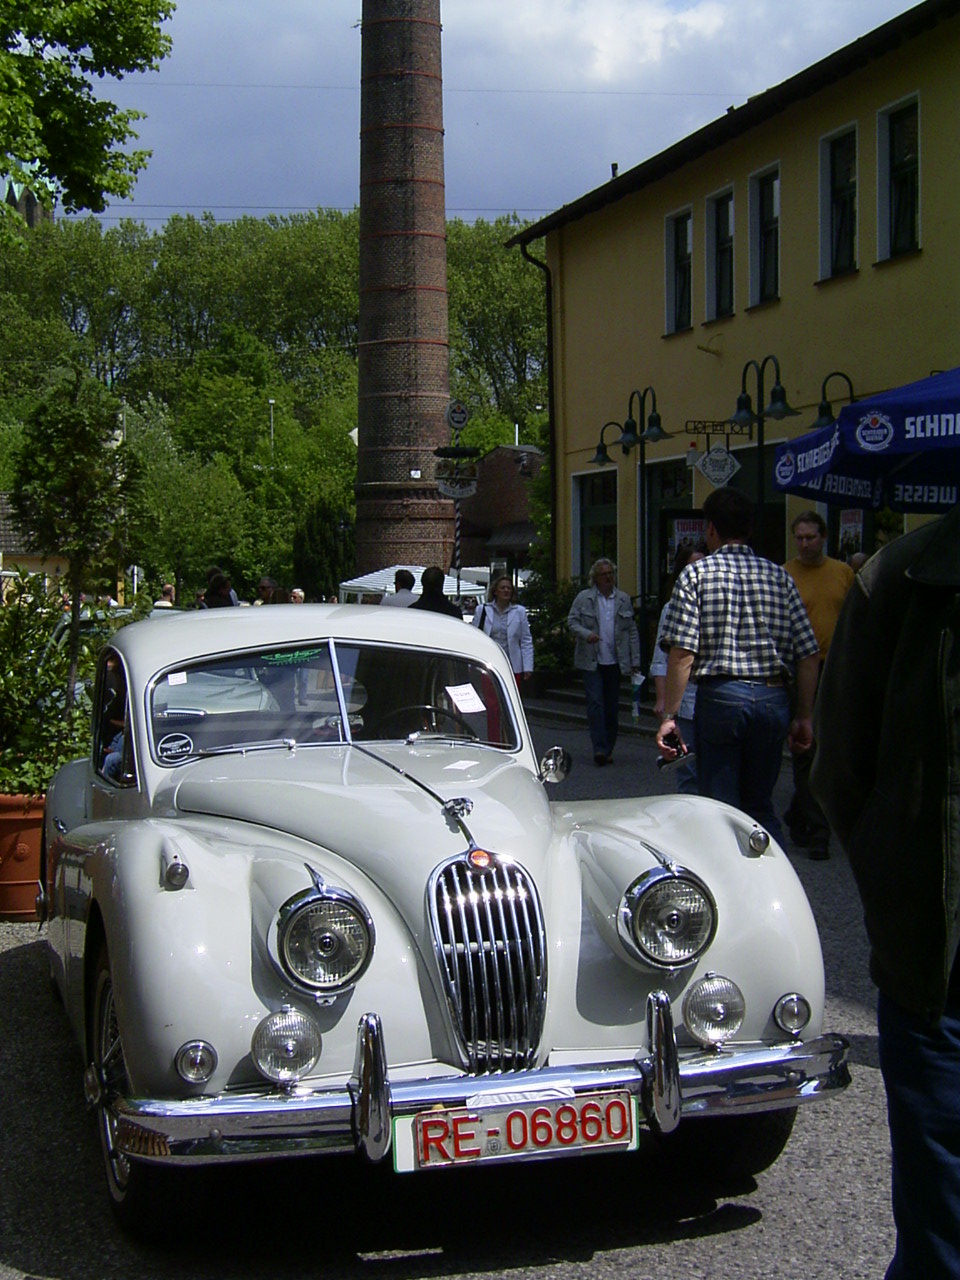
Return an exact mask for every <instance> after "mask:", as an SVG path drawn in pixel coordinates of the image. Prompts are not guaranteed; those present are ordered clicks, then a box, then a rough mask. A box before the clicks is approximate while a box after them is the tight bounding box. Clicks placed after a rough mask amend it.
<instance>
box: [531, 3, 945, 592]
mask: <svg viewBox="0 0 960 1280" xmlns="http://www.w3.org/2000/svg"><path fill="white" fill-rule="evenodd" d="M958 69H960V3H958V2H957V0H927V2H926V3H923V4H920V5H917V6H916V7H915V8H913V9H911V10H909V11H908V12H907V13H905V14H902V15H901V16H900V17H898V18H895V19H894V20H893V21H891V22H888V23H886V24H884V25H883V26H882V27H879V28H877V29H876V30H875V31H872V32H870V33H869V34H868V35H866V36H864V37H862V38H861V39H860V40H857V41H855V42H854V43H853V44H851V45H849V46H847V47H846V48H843V49H841V50H839V51H838V52H837V53H834V54H832V55H831V56H830V57H828V58H826V59H824V60H823V61H822V62H818V63H816V64H815V65H814V66H812V67H809V68H807V69H806V70H805V71H803V72H801V73H800V74H799V75H796V76H794V77H792V78H791V79H789V80H787V81H784V82H783V83H782V84H779V85H777V86H775V87H774V88H772V89H769V90H767V91H766V92H765V93H762V94H760V95H759V96H757V97H755V98H751V99H750V100H749V101H748V102H747V103H746V104H745V105H744V106H742V107H739V108H737V109H732V108H731V109H730V110H729V111H728V112H727V113H726V114H725V115H724V116H723V117H721V118H720V119H718V120H715V121H713V122H712V123H711V124H709V125H707V126H705V127H704V128H703V129H700V130H698V131H697V132H696V133H694V134H691V135H690V136H689V137H687V138H684V139H683V140H682V141H680V142H678V143H676V144H675V145H674V146H672V147H670V148H668V149H667V150H666V151H663V152H661V153H660V154H659V155H656V156H654V157H652V158H651V159H649V160H647V161H645V162H644V163H642V164H640V165H638V166H637V167H636V168H634V169H631V170H630V171H628V172H625V173H622V174H620V175H619V176H614V177H613V178H612V179H611V181H610V182H608V183H606V184H605V185H604V186H602V187H599V188H598V189H597V190H595V191H592V192H589V193H588V194H587V195H584V196H582V197H581V198H580V199H578V200H576V201H574V202H573V203H572V204H569V205H565V206H564V207H563V208H562V209H560V210H559V211H557V212H556V213H553V214H551V215H549V216H548V217H546V218H544V219H542V220H541V221H540V222H538V223H536V224H534V225H532V226H530V227H529V228H525V229H524V231H523V232H522V233H521V234H520V235H518V236H517V237H515V239H514V240H513V241H512V242H511V243H512V244H514V245H522V246H524V248H526V247H527V246H529V245H530V244H531V243H532V242H533V241H535V240H538V239H540V238H541V237H545V238H546V240H545V243H546V263H545V264H541V265H543V266H545V268H546V270H545V275H546V277H547V279H548V286H549V287H548V289H547V297H548V299H549V324H550V342H551V346H550V349H551V351H552V379H551V384H552V398H553V399H552V406H551V408H552V422H553V428H554V431H553V452H554V456H553V459H552V463H553V476H554V511H555V518H554V538H555V553H556V561H557V564H556V567H557V572H558V574H559V575H560V576H561V577H566V576H569V575H571V574H578V573H583V572H585V571H586V569H587V568H588V567H589V565H590V563H591V562H592V560H593V559H595V558H596V556H597V555H599V554H604V555H610V556H612V557H613V558H614V559H615V560H616V561H617V562H618V564H619V568H620V584H621V586H623V587H624V589H625V590H627V591H631V592H633V593H634V594H637V593H639V592H640V590H641V587H642V586H644V585H645V586H646V588H647V591H648V597H649V599H650V603H651V605H652V603H653V596H654V595H655V594H656V592H657V589H658V587H659V585H660V583H661V581H662V578H663V576H664V574H665V572H666V570H667V568H668V566H669V563H670V558H671V555H672V551H673V549H674V547H675V545H676V543H677V542H678V541H679V540H681V539H682V538H683V537H685V536H695V535H696V531H697V524H696V521H695V520H692V517H693V515H694V513H695V512H696V510H697V508H698V507H699V504H700V503H701V502H702V500H703V498H704V497H705V495H706V494H707V493H708V492H709V491H710V489H711V487H712V484H711V480H710V479H708V478H707V476H706V475H705V474H702V473H701V470H700V469H698V467H695V466H694V465H693V464H694V463H695V462H697V463H698V464H699V467H702V468H704V470H705V471H706V472H707V473H709V474H710V476H711V477H712V478H713V481H714V482H716V483H723V482H724V479H723V477H724V474H725V468H728V467H730V466H731V465H732V462H734V463H739V464H740V470H739V471H737V473H736V475H735V476H734V477H733V479H732V480H731V483H733V484H735V485H737V486H738V487H742V488H743V489H745V490H746V491H747V492H749V493H751V494H752V495H753V496H754V497H756V498H759V497H760V496H761V494H762V496H763V498H764V521H763V530H762V532H761V534H760V538H759V540H758V546H759V549H760V550H762V551H763V552H765V554H767V555H769V556H770V557H771V558H772V559H775V560H783V559H786V558H787V556H788V555H790V554H793V547H792V540H791V539H790V538H789V522H790V519H791V518H792V516H793V515H795V514H797V513H798V512H799V511H800V510H802V509H803V508H804V507H805V506H808V505H809V504H808V503H806V502H803V501H801V500H799V499H793V498H790V499H785V498H784V497H783V495H781V494H779V493H777V492H776V490H775V489H774V484H773V461H774V445H775V443H776V442H777V441H778V440H782V439H785V438H788V437H789V436H793V435H797V434H800V433H801V432H803V431H806V430H808V429H809V428H810V427H811V426H812V425H813V422H814V419H815V418H816V417H817V413H818V407H819V404H820V401H821V399H823V398H826V399H827V400H828V401H830V402H831V404H832V405H833V408H834V411H838V410H839V408H840V406H841V405H842V404H843V403H845V402H846V401H847V400H849V399H850V398H851V396H850V390H851V387H852V389H853V391H854V393H855V398H858V399H859V398H862V397H864V396H867V395H870V394H873V393H876V392H879V391H881V390H885V389H887V388H890V387H893V386H897V385H900V384H901V383H905V382H909V381H913V380H915V379H918V378H921V377H925V376H926V375H927V374H928V373H930V372H931V371H933V370H938V369H946V368H952V367H954V366H956V365H957V364H960V343H958V338H960V253H958V251H957V243H956V240H955V237H956V236H957V234H958V231H960V166H958V164H957V142H956V138H957V128H958V124H960V76H958ZM778 371H779V382H780V383H781V385H782V388H783V391H784V393H785V397H786V401H787V403H788V405H789V406H790V407H792V408H793V409H795V410H798V411H799V416H796V417H789V418H786V419H783V420H777V419H775V418H774V417H773V416H771V415H769V414H768V415H765V418H764V421H763V422H762V423H758V424H755V425H754V426H753V427H752V429H750V430H749V431H748V429H746V428H743V429H742V433H738V431H737V429H735V428H734V427H732V426H730V425H728V424H727V423H726V421H725V420H727V419H729V418H730V416H731V415H732V414H733V413H734V410H735V409H736V407H737V401H738V396H739V395H740V394H741V392H742V391H746V392H747V393H749V395H750V396H751V399H752V407H753V409H754V410H756V409H757V408H760V407H763V406H766V405H768V404H769V403H770V399H771V391H772V390H773V388H774V386H775V384H776V383H777V382H778V376H777V375H778ZM827 375H832V376H830V377H828V376H827ZM825 380H826V386H824V382H825ZM648 387H650V388H652V389H653V390H652V391H650V392H647V394H646V395H639V394H638V395H634V394H632V393H633V392H645V391H646V389H647V388H648ZM778 394H779V392H778ZM654 407H656V409H657V411H658V412H659V414H660V417H661V419H662V425H663V429H664V430H665V431H666V432H668V433H670V435H669V438H666V439H664V440H662V441H661V442H657V443H648V444H646V446H645V456H644V458H643V459H641V456H640V452H641V451H640V449H639V448H633V449H631V451H630V452H629V454H627V455H624V453H623V451H622V449H621V448H620V447H618V446H617V444H616V442H617V440H618V439H619V438H620V434H621V428H622V425H623V423H624V422H625V420H626V419H627V418H628V416H632V418H633V419H634V420H636V421H637V422H638V429H639V430H642V429H643V428H644V426H645V425H646V426H648V425H649V416H648V415H649V413H650V411H651V410H652V409H653V408H654ZM628 410H629V413H628ZM605 424H610V425H608V426H607V427H606V429H605V430H604V426H605ZM601 433H602V434H603V442H604V444H605V445H606V446H607V448H608V450H609V456H610V462H609V464H606V465H605V464H603V463H602V462H601V464H600V465H597V463H596V462H592V461H591V460H592V459H594V458H595V457H596V455H597V446H598V441H599V440H600V438H601ZM761 433H762V435H763V438H764V442H765V447H764V449H763V457H764V465H763V469H762V477H763V479H762V482H761V479H760V476H759V475H758V468H757V457H758V444H759V440H758V436H759V435H760V434H761ZM708 446H709V448H710V453H711V457H710V458H709V459H707V460H706V462H705V460H704V455H705V453H706V451H707V449H708ZM725 448H729V456H727V455H725V454H724V453H723V450H724V449H725ZM731 459H732V462H731ZM641 471H642V474H643V478H644V481H645V483H644V484H643V485H641V483H640V480H641ZM821 511H822V513H823V514H824V515H826V516H828V518H829V521H830V524H831V550H833V551H836V549H837V547H838V545H839V538H840V532H841V527H842V528H843V529H846V530H848V531H850V532H851V533H852V535H853V541H854V543H855V542H856V538H857V536H858V522H859V521H860V520H861V516H860V515H859V513H852V512H851V513H838V512H837V510H836V509H831V510H830V511H828V510H827V508H821ZM841 522H842V525H841ZM862 524H863V527H862V539H863V542H864V543H865V545H866V549H867V550H871V549H872V548H873V542H874V538H875V534H876V530H875V529H874V527H873V526H874V519H873V516H872V515H871V514H870V513H867V514H866V515H865V516H864V517H862ZM645 535H646V536H645ZM644 556H645V557H646V558H645V559H644Z"/></svg>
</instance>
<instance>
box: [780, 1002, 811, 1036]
mask: <svg viewBox="0 0 960 1280" xmlns="http://www.w3.org/2000/svg"><path fill="white" fill-rule="evenodd" d="M773 1018H774V1021H775V1022H776V1024H777V1026H778V1027H779V1028H780V1030H781V1031H786V1033H787V1035H789V1036H798V1035H799V1034H800V1032H801V1031H802V1030H803V1028H804V1027H805V1026H806V1025H807V1023H808V1022H809V1021H810V1004H809V1002H808V1001H806V1000H805V999H804V998H803V996H800V995H797V993H796V992H791V993H790V994H789V995H786V996H781V997H780V999H779V1000H778V1001H777V1003H776V1005H775V1006H774V1010H773Z"/></svg>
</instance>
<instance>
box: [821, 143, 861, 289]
mask: <svg viewBox="0 0 960 1280" xmlns="http://www.w3.org/2000/svg"><path fill="white" fill-rule="evenodd" d="M820 201H821V203H820V214H821V217H820V236H821V239H820V278H821V279H826V278H827V277H829V276H839V275H843V274H844V273H845V272H847V271H855V270H856V268H857V134H856V131H855V130H854V129H849V130H847V131H846V132H844V133H841V134H838V135H837V136H835V137H833V138H828V139H826V140H825V141H824V142H823V143H822V144H821V148H820Z"/></svg>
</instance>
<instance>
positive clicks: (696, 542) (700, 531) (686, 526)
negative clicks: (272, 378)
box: [666, 516, 707, 570]
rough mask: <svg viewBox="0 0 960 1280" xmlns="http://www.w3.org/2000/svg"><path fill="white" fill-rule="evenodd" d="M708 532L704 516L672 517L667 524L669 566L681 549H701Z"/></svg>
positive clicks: (667, 566)
mask: <svg viewBox="0 0 960 1280" xmlns="http://www.w3.org/2000/svg"><path fill="white" fill-rule="evenodd" d="M706 531H707V522H706V520H704V518H703V516H672V517H671V518H670V520H669V522H668V524H667V565H666V568H667V569H668V570H669V568H670V567H671V566H672V564H673V557H674V556H675V555H676V554H677V552H678V551H679V549H680V548H681V547H682V546H684V545H686V546H690V547H699V546H700V545H701V544H702V543H703V539H704V536H705V534H706Z"/></svg>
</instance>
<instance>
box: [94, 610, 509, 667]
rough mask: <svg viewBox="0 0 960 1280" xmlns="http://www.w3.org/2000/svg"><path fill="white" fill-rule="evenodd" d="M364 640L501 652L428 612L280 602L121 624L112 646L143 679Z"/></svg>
mask: <svg viewBox="0 0 960 1280" xmlns="http://www.w3.org/2000/svg"><path fill="white" fill-rule="evenodd" d="M329 637H332V638H333V639H335V640H362V641H368V642H382V643H387V644H391V643H393V644H402V645H410V646H415V647H416V648H422V649H436V650H439V651H453V652H455V653H461V654H464V655H466V656H468V657H475V658H477V659H478V660H479V661H481V662H484V663H488V664H489V663H491V662H492V661H495V655H496V654H500V655H501V656H502V650H501V649H500V648H499V646H498V645H497V644H495V643H494V642H493V641H492V640H491V639H490V638H489V636H487V635H485V634H484V633H483V632H482V631H481V630H480V628H479V627H472V626H469V625H467V624H466V623H465V622H462V621H460V619H458V618H454V617H448V616H447V615H446V614H438V613H432V612H430V611H429V610H426V609H381V608H378V607H377V606H375V605H324V604H317V605H309V604H300V605H292V604H282V605H263V606H260V607H247V608H244V607H239V608H237V607H233V608H226V609H196V610H190V611H188V612H185V613H179V614H177V615H175V616H174V617H166V618H164V620H163V621H162V622H160V621H158V620H152V619H147V620H145V621H143V622H133V623H130V624H129V625H128V626H125V627H122V628H121V629H120V630H119V631H118V632H117V633H116V634H115V635H114V636H113V638H112V640H111V644H112V645H113V647H114V648H115V649H116V650H117V651H118V652H120V653H121V654H122V655H123V657H124V658H125V660H126V662H127V664H128V667H129V668H130V670H131V674H132V675H133V676H134V678H135V680H137V681H138V682H145V681H146V680H148V679H149V678H150V676H151V675H153V673H154V672H156V671H158V670H160V669H161V668H166V667H170V666H176V665H177V664H179V663H187V662H191V661H193V660H195V659H197V658H203V657H204V656H208V655H210V656H212V655H215V654H220V653H230V652H235V651H237V650H244V649H259V648H263V647H264V646H267V645H284V644H296V643H298V642H305V641H317V640H326V639H328V638H329Z"/></svg>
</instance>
